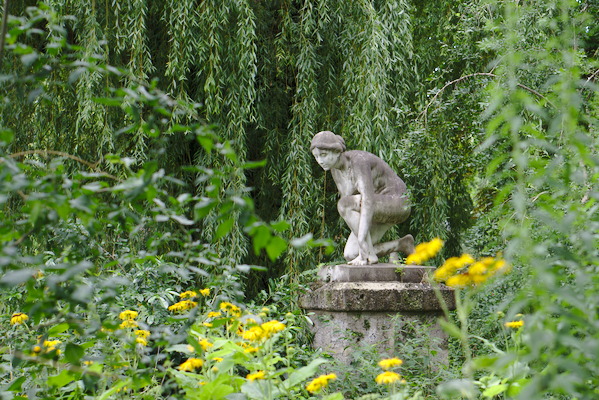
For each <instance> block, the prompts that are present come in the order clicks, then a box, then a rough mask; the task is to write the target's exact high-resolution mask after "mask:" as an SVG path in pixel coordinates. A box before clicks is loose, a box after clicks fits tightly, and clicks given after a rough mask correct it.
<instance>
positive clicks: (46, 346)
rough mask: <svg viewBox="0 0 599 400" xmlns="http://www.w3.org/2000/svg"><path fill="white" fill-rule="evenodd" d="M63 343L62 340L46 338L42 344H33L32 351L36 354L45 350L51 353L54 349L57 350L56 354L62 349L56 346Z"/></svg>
mask: <svg viewBox="0 0 599 400" xmlns="http://www.w3.org/2000/svg"><path fill="white" fill-rule="evenodd" d="M38 339H39V338H38ZM61 343H62V342H61V341H60V340H44V341H43V342H41V346H40V345H39V344H38V345H35V346H33V349H32V351H33V353H34V354H36V355H37V354H40V353H42V352H44V353H50V352H53V351H56V354H60V353H61V350H60V349H58V348H56V346H58V345H59V344H61Z"/></svg>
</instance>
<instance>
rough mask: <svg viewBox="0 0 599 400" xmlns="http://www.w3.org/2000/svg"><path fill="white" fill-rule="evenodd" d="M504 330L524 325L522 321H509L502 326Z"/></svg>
mask: <svg viewBox="0 0 599 400" xmlns="http://www.w3.org/2000/svg"><path fill="white" fill-rule="evenodd" d="M503 325H504V326H505V327H506V328H513V329H516V328H520V327H521V326H523V325H524V321H510V322H506V323H505V324H503Z"/></svg>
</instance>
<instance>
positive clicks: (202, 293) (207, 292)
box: [200, 288, 210, 297]
mask: <svg viewBox="0 0 599 400" xmlns="http://www.w3.org/2000/svg"><path fill="white" fill-rule="evenodd" d="M200 294H201V295H202V296H204V297H206V296H210V289H208V288H206V289H201V290H200Z"/></svg>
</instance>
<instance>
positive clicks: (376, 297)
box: [300, 264, 455, 363]
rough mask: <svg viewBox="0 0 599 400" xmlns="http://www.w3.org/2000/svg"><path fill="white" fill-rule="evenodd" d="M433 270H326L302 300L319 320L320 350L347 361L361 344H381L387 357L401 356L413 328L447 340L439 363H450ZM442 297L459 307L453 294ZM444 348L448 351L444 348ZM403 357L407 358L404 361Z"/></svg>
mask: <svg viewBox="0 0 599 400" xmlns="http://www.w3.org/2000/svg"><path fill="white" fill-rule="evenodd" d="M433 270H434V268H433V267H419V266H405V265H394V264H376V265H367V266H350V265H336V266H328V267H323V268H322V269H321V270H320V272H319V276H320V279H321V282H320V283H319V284H317V285H315V287H314V288H313V290H312V291H310V292H308V293H306V294H305V295H303V296H302V297H301V299H300V305H301V307H302V308H304V309H305V310H307V311H308V312H309V316H310V318H311V320H312V321H313V323H314V325H313V327H312V328H313V333H314V342H313V345H314V347H315V348H322V349H323V350H325V351H327V352H328V353H330V354H331V355H333V356H334V357H335V358H336V359H338V360H339V361H342V362H346V363H347V362H349V361H351V353H352V352H353V351H354V350H355V349H356V348H357V347H361V346H369V345H371V346H377V349H378V350H379V352H380V353H381V354H387V355H388V356H400V355H401V349H400V348H401V344H402V343H403V342H404V341H405V340H406V337H405V332H406V330H405V329H403V328H402V327H403V326H405V325H410V326H411V327H412V328H414V327H416V328H417V329H415V330H414V329H412V331H414V332H415V334H418V335H422V334H425V335H430V337H431V338H435V339H437V340H436V341H437V342H439V341H440V342H442V344H441V353H439V354H437V355H436V357H437V358H438V359H439V362H443V359H445V360H446V359H447V350H446V349H447V347H446V346H443V343H445V344H446V341H447V337H446V335H445V333H444V332H443V331H442V330H441V328H440V327H439V326H438V323H437V319H438V317H439V316H441V315H442V314H443V312H442V308H441V304H440V303H439V300H438V298H437V295H436V294H435V292H434V289H433V287H432V286H431V284H430V283H428V277H429V275H430V274H431V273H432V271H433ZM440 294H441V296H442V298H443V299H444V301H445V303H446V304H447V306H448V308H449V309H454V308H455V298H454V293H453V290H452V289H450V288H447V287H445V286H442V287H441V288H440ZM443 349H444V350H443ZM400 358H401V357H400Z"/></svg>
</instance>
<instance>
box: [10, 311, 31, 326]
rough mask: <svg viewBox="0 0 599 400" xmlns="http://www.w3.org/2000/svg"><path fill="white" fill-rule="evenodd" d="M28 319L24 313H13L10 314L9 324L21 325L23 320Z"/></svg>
mask: <svg viewBox="0 0 599 400" xmlns="http://www.w3.org/2000/svg"><path fill="white" fill-rule="evenodd" d="M28 319H29V316H28V315H27V314H25V313H22V312H18V313H14V314H13V315H12V317H10V324H11V325H21V324H22V323H23V322H25V321H27V320H28Z"/></svg>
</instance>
